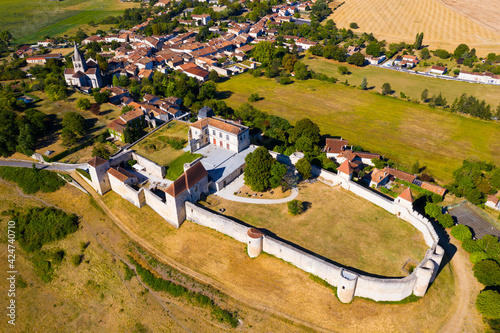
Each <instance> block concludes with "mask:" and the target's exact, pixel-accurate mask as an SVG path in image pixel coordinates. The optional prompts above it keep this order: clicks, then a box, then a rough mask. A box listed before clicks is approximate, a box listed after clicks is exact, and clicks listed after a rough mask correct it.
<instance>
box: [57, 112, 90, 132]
mask: <svg viewBox="0 0 500 333" xmlns="http://www.w3.org/2000/svg"><path fill="white" fill-rule="evenodd" d="M62 125H63V128H64V129H67V130H69V131H71V132H73V133H75V134H77V135H79V136H83V135H85V133H86V130H87V126H86V124H85V118H83V116H82V115H80V114H79V113H77V112H68V113H66V114H65V115H64V117H63V121H62Z"/></svg>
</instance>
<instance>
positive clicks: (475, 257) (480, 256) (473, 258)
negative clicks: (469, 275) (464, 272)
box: [469, 251, 488, 265]
mask: <svg viewBox="0 0 500 333" xmlns="http://www.w3.org/2000/svg"><path fill="white" fill-rule="evenodd" d="M469 259H470V262H471V263H473V264H474V265H475V264H477V263H478V262H480V261H481V260H485V259H488V255H487V254H486V252H483V251H478V252H472V253H471V254H470V256H469Z"/></svg>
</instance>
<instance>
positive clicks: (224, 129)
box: [188, 118, 250, 153]
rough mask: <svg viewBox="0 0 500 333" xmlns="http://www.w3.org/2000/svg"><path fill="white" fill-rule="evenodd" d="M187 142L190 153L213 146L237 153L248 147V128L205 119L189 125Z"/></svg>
mask: <svg viewBox="0 0 500 333" xmlns="http://www.w3.org/2000/svg"><path fill="white" fill-rule="evenodd" d="M188 140H189V148H190V150H191V152H194V151H196V150H198V149H200V148H202V147H205V146H206V145H209V144H213V145H216V146H218V147H222V148H225V149H228V150H231V151H233V152H235V153H239V152H241V151H242V150H244V149H246V148H247V147H248V146H250V133H249V130H248V127H246V126H243V125H241V124H238V123H235V122H232V121H229V120H224V119H219V118H205V119H201V120H198V121H197V122H195V123H193V124H191V126H190V127H189V133H188Z"/></svg>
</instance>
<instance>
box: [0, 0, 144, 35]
mask: <svg viewBox="0 0 500 333" xmlns="http://www.w3.org/2000/svg"><path fill="white" fill-rule="evenodd" d="M0 6H1V8H2V10H1V11H0V22H2V29H6V30H9V31H10V32H11V33H12V35H13V36H14V38H16V40H15V42H16V43H28V42H33V41H36V40H40V39H42V38H43V36H45V35H50V36H57V35H63V34H64V33H66V31H68V30H70V29H74V28H76V27H77V26H79V25H83V24H87V23H88V22H90V21H96V22H97V21H99V20H101V19H102V18H104V17H106V16H109V15H113V16H117V15H120V14H122V13H123V11H124V10H125V9H126V8H130V7H136V6H138V4H134V3H132V2H121V1H120V0H65V1H48V0H0Z"/></svg>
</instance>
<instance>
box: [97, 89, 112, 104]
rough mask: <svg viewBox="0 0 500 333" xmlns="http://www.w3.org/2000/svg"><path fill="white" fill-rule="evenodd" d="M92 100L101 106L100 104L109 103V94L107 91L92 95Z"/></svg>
mask: <svg viewBox="0 0 500 333" xmlns="http://www.w3.org/2000/svg"><path fill="white" fill-rule="evenodd" d="M93 95H94V99H95V101H96V102H97V103H99V104H102V103H107V102H108V101H109V93H108V92H107V91H105V92H102V93H101V92H96V93H94V94H93Z"/></svg>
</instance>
